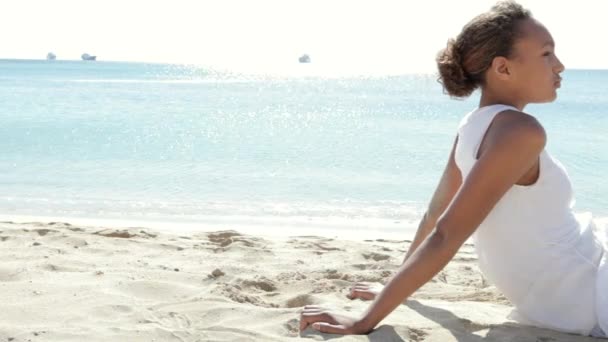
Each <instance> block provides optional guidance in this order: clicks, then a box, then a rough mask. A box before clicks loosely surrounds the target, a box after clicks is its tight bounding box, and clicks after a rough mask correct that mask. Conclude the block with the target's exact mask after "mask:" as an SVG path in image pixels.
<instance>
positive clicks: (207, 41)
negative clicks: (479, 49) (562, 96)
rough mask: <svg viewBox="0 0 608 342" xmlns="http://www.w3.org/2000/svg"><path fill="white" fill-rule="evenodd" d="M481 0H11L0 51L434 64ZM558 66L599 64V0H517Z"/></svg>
mask: <svg viewBox="0 0 608 342" xmlns="http://www.w3.org/2000/svg"><path fill="white" fill-rule="evenodd" d="M493 3H494V1H489V0H460V1H458V0H419V1H415V2H414V1H407V0H402V1H383V0H373V1H372V0H369V1H358V0H347V1H342V0H297V1H294V0H217V1H202V0H199V1H194V0H146V1H143V0H103V1H82V0H52V1H48V0H18V1H3V2H2V4H1V5H0V32H2V41H1V42H0V58H34V59H37V58H45V56H46V54H47V52H51V51H52V52H54V53H55V54H56V55H57V58H58V59H79V58H80V55H81V54H82V53H84V52H87V53H89V54H92V55H97V56H98V59H99V60H119V61H150V62H169V63H192V64H199V65H206V66H217V67H223V68H236V69H239V68H240V69H246V70H272V69H275V68H276V69H279V68H281V67H284V66H289V65H293V64H294V63H297V58H298V57H299V56H300V55H301V54H303V53H307V54H309V55H310V57H311V60H312V63H311V65H313V64H318V65H324V66H326V67H328V68H339V69H344V70H366V71H389V72H409V71H434V68H435V64H434V58H435V55H436V53H437V51H438V50H439V49H441V48H442V47H444V46H445V42H446V41H447V39H448V38H450V37H455V36H456V35H457V34H458V33H459V32H460V29H461V28H462V26H463V25H464V24H465V23H466V22H468V21H469V20H470V19H471V18H473V17H474V16H475V15H477V14H479V13H481V12H483V11H485V10H487V9H489V8H490V7H491V6H492V4H493ZM520 3H521V4H523V5H524V6H526V7H527V8H529V9H530V10H531V11H532V13H533V14H534V16H535V17H536V18H537V19H539V20H540V21H541V22H542V23H544V24H545V26H547V28H548V29H549V30H550V31H551V33H552V34H553V37H554V39H555V41H556V44H557V47H556V53H557V55H558V56H559V57H560V58H561V60H562V62H563V63H564V64H565V65H566V67H567V68H604V69H608V37H607V36H606V33H608V24H607V22H608V19H606V13H608V12H607V11H606V10H607V9H608V1H602V0H578V1H576V2H574V1H552V0H521V1H520Z"/></svg>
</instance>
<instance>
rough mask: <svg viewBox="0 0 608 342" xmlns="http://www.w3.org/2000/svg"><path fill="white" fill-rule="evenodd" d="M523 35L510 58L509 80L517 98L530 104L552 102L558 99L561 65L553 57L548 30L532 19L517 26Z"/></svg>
mask: <svg viewBox="0 0 608 342" xmlns="http://www.w3.org/2000/svg"><path fill="white" fill-rule="evenodd" d="M519 29H520V30H521V31H520V33H521V34H522V35H521V37H522V38H519V39H517V40H516V42H515V44H514V46H513V57H512V58H510V62H511V63H510V64H511V72H512V77H513V78H512V81H513V82H515V84H514V85H515V89H518V90H519V91H518V92H519V96H520V97H522V98H525V99H526V100H527V101H526V102H529V103H540V102H551V101H553V100H555V98H556V97H557V88H559V87H560V83H561V82H560V81H561V77H560V76H559V74H560V73H561V72H562V71H564V65H563V64H562V63H561V62H560V61H559V59H558V58H557V56H556V55H555V43H554V42H553V38H552V37H551V34H550V33H549V31H548V30H547V29H546V28H545V27H544V26H543V25H542V24H540V23H539V22H537V21H536V20H534V19H526V20H524V21H522V22H521V23H520V26H519Z"/></svg>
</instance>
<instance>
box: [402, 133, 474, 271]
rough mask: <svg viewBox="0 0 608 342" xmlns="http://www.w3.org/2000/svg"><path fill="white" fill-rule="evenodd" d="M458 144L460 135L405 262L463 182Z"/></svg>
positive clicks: (433, 226)
mask: <svg viewBox="0 0 608 342" xmlns="http://www.w3.org/2000/svg"><path fill="white" fill-rule="evenodd" d="M457 144H458V136H456V139H455V140H454V144H453V146H452V151H451V152H450V156H449V158H448V163H447V165H446V167H445V170H444V171H443V175H442V176H441V179H440V180H439V184H438V185H437V189H435V192H434V193H433V197H432V198H431V202H430V204H429V207H428V209H427V211H426V212H425V213H424V215H423V216H422V220H420V224H419V225H418V230H417V231H416V236H415V237H414V241H413V242H412V244H411V245H410V248H409V249H408V251H407V253H406V254H405V258H403V262H404V263H405V261H406V260H407V259H408V258H409V257H410V256H411V255H412V254H414V252H415V251H416V249H417V248H418V246H420V244H421V243H422V241H424V239H426V237H427V236H428V235H429V233H430V232H431V231H432V230H433V228H435V225H436V223H437V220H438V219H439V216H441V214H443V212H444V211H445V210H446V208H447V207H448V205H449V204H450V202H451V201H452V199H453V198H454V195H455V194H456V192H457V191H458V188H460V185H461V184H462V175H461V174H460V170H459V169H458V166H456V160H455V158H454V155H455V154H456V145H457Z"/></svg>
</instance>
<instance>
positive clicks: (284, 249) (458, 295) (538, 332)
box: [0, 222, 595, 342]
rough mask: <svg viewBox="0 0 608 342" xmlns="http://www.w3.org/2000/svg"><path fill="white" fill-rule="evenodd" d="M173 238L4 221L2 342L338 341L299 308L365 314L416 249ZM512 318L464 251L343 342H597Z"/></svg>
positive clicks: (215, 235)
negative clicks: (372, 325) (362, 286)
mask: <svg viewBox="0 0 608 342" xmlns="http://www.w3.org/2000/svg"><path fill="white" fill-rule="evenodd" d="M168 228H169V227H168ZM168 230H169V229H164V230H152V229H147V228H128V229H116V228H102V227H92V226H81V225H78V226H76V225H69V224H65V223H13V222H3V223H0V260H2V262H1V263H0V303H1V304H0V342H3V341H14V342H18V341H79V342H80V341H86V342H93V341H286V340H292V339H312V340H327V339H332V338H333V337H336V336H333V335H323V334H320V333H318V332H315V331H313V330H311V329H308V330H306V331H304V332H303V333H302V334H300V333H299V332H298V315H299V312H300V310H301V308H302V306H304V305H306V304H312V303H314V304H319V305H322V306H327V307H331V308H336V309H339V310H343V311H345V312H352V313H353V314H358V313H360V312H362V311H363V310H364V309H365V308H366V307H367V305H368V304H369V303H368V302H363V301H360V300H354V301H351V300H349V299H347V298H346V297H345V295H346V293H347V292H348V288H349V287H350V286H351V285H352V284H353V283H354V282H357V281H368V282H385V281H386V279H387V277H388V276H389V275H390V274H391V273H392V272H393V271H394V270H395V269H396V267H397V266H398V265H399V264H400V263H401V261H402V259H403V255H404V253H405V251H406V249H407V248H408V246H409V242H408V241H398V240H365V241H364V240H361V241H353V240H354V239H339V240H336V239H331V238H323V237H318V236H294V237H286V236H275V237H268V236H265V235H262V234H257V235H241V234H239V233H236V232H234V231H221V232H198V233H187V234H186V233H176V234H171V233H168V232H167V231H168ZM161 231H162V232H161ZM510 310H511V307H510V305H509V303H508V302H507V301H506V300H505V298H504V297H503V296H502V295H500V294H499V293H498V292H497V291H496V289H495V288H494V287H493V286H491V285H489V284H487V282H486V281H484V279H483V277H482V276H481V274H480V272H479V270H478V268H477V265H476V259H475V255H474V252H473V249H472V247H471V246H470V245H465V246H464V247H463V248H462V249H461V251H460V252H459V253H458V255H457V256H456V258H455V259H454V260H453V261H452V262H451V263H450V264H449V265H448V266H447V267H446V269H445V270H444V271H442V272H441V273H440V274H439V275H438V276H437V277H435V279H434V280H433V281H432V282H430V283H429V284H427V285H426V286H424V287H423V288H422V289H420V290H419V291H418V292H417V293H416V294H415V295H414V296H413V297H412V298H410V299H409V300H408V301H407V302H406V303H405V304H404V305H401V306H400V307H399V308H397V310H395V312H393V313H392V314H391V315H390V316H388V317H387V318H386V319H385V320H384V321H383V322H382V323H381V324H380V325H379V326H378V327H377V329H376V330H375V331H374V332H373V333H371V334H370V335H368V336H347V337H340V338H339V339H337V340H336V341H438V342H448V341H531V342H532V341H534V342H549V341H551V342H562V341H564V342H565V341H571V342H572V341H574V342H579V341H594V340H595V339H592V338H587V337H580V336H575V335H569V334H562V333H559V332H554V331H550V330H544V329H538V328H533V327H526V326H522V325H518V324H515V323H513V322H510V321H509V320H508V319H507V315H508V314H509V312H510Z"/></svg>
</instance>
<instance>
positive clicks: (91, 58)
mask: <svg viewBox="0 0 608 342" xmlns="http://www.w3.org/2000/svg"><path fill="white" fill-rule="evenodd" d="M80 58H82V60H83V61H94V60H97V56H91V55H89V54H88V53H83V54H82V56H80Z"/></svg>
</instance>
